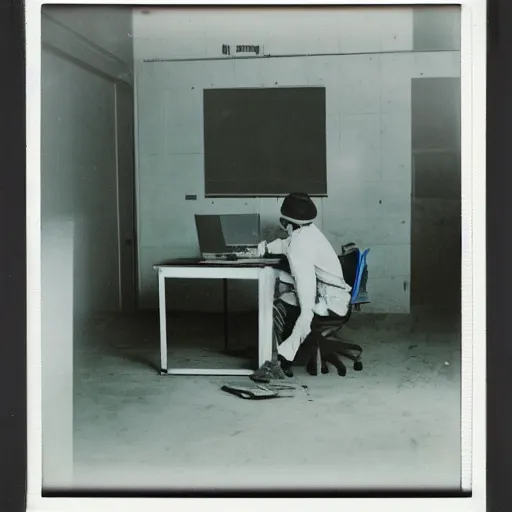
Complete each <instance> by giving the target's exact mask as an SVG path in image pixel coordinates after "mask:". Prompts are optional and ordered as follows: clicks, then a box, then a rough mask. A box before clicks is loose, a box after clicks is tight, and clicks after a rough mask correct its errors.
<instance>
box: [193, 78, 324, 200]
mask: <svg viewBox="0 0 512 512" xmlns="http://www.w3.org/2000/svg"><path fill="white" fill-rule="evenodd" d="M203 110H204V170H205V193H206V196H207V197H219V196H281V195H285V194H287V193H289V192H293V191H300V192H306V193H308V194H310V195H313V196H315V195H316V196H325V195H327V180H326V175H327V171H326V142H325V88H324V87H293V88H281V87H275V88H257V89H249V88H247V89H245V88H242V89H205V90H204V94H203Z"/></svg>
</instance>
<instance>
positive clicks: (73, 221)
mask: <svg viewBox="0 0 512 512" xmlns="http://www.w3.org/2000/svg"><path fill="white" fill-rule="evenodd" d="M43 12H44V13H45V14H47V9H46V8H45V9H44V10H43ZM48 12H49V13H50V17H47V16H43V22H42V43H43V49H42V57H41V58H42V61H41V67H42V77H41V80H42V89H41V243H42V262H41V265H42V267H41V272H42V355H43V385H42V391H43V404H46V405H47V406H45V407H44V415H43V470H44V473H43V483H44V486H45V488H52V487H53V488H55V487H63V486H64V487H65V486H67V485H69V484H71V476H72V475H71V474H70V471H71V466H72V431H71V430H70V429H71V427H72V390H73V371H72V368H73V366H72V363H73V348H74V347H76V344H77V343H79V342H80V341H81V339H82V334H83V332H84V330H85V329H86V327H87V325H88V322H89V321H90V320H91V319H92V318H93V317H94V316H95V315H96V314H97V313H100V312H104V311H114V310H117V309H118V308H119V245H118V215H117V212H118V203H117V147H118V145H120V144H128V145H129V146H131V147H133V139H132V140H130V141H126V140H119V138H118V136H117V130H116V82H117V81H118V80H120V79H121V77H124V78H123V79H127V77H129V76H130V74H131V73H130V68H131V67H133V60H132V59H133V58H132V55H133V53H132V41H131V39H130V38H129V37H126V35H125V33H126V31H127V30H131V14H130V16H124V17H122V18H121V19H122V20H123V21H122V23H121V20H120V19H119V18H118V12H117V11H115V10H103V9H95V10H93V9H88V10H87V11H85V10H80V11H75V10H74V9H70V8H56V7H53V8H51V9H48ZM57 19H58V20H59V21H58V22H56V21H55V20H57ZM111 22H112V23H111ZM69 27H73V28H75V29H76V30H77V31H80V32H81V34H78V33H77V32H75V31H74V30H70V28H69ZM121 27H123V28H121ZM116 30H118V31H119V32H118V34H117V40H115V38H114V34H113V31H116ZM82 36H87V37H91V38H94V41H93V42H92V41H88V40H87V39H85V37H82ZM103 46H106V47H108V50H109V51H110V52H115V53H116V54H118V55H119V57H116V56H115V55H113V54H111V53H109V52H106V51H105V48H103V49H102V47H103ZM100 50H101V51H100ZM123 59H124V60H123ZM125 60H126V62H125ZM56 404H58V407H57V405H56ZM70 450H71V451H70Z"/></svg>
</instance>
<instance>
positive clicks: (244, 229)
mask: <svg viewBox="0 0 512 512" xmlns="http://www.w3.org/2000/svg"><path fill="white" fill-rule="evenodd" d="M195 221H196V229H197V238H198V239H199V249H200V251H201V255H202V257H203V259H204V260H208V261H211V260H220V261H223V260H227V261H235V260H237V259H240V258H257V257H258V244H259V242H260V216H259V215H258V214H252V213H249V214H231V215H195Z"/></svg>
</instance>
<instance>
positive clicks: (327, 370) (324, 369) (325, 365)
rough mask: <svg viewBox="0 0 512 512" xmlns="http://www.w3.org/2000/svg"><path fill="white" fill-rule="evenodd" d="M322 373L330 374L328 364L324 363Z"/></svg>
mask: <svg viewBox="0 0 512 512" xmlns="http://www.w3.org/2000/svg"><path fill="white" fill-rule="evenodd" d="M320 371H321V372H322V373H323V374H324V375H325V374H326V373H329V367H328V366H327V364H326V363H324V362H323V361H322V368H320Z"/></svg>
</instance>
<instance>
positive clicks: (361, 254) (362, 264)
mask: <svg viewBox="0 0 512 512" xmlns="http://www.w3.org/2000/svg"><path fill="white" fill-rule="evenodd" d="M369 252H370V249H366V250H365V251H364V252H359V261H358V263H357V271H356V279H355V281H354V286H353V287H352V299H351V301H350V303H351V304H358V303H359V301H358V300H357V299H358V295H359V291H360V288H361V280H362V278H363V272H364V267H365V266H366V257H367V256H368V253H369Z"/></svg>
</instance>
